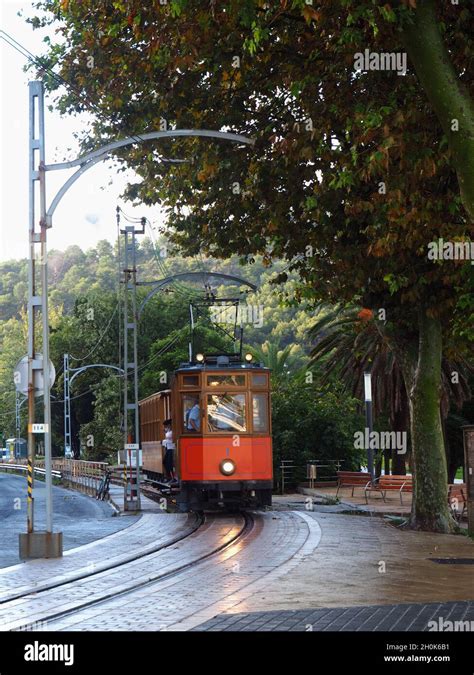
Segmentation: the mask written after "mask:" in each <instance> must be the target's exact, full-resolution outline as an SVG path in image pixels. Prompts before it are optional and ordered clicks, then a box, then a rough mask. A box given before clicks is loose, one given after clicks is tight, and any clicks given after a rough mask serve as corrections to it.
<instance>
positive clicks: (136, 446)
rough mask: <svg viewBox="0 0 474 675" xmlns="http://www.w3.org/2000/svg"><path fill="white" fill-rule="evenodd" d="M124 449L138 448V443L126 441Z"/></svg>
mask: <svg viewBox="0 0 474 675" xmlns="http://www.w3.org/2000/svg"><path fill="white" fill-rule="evenodd" d="M124 448H125V450H138V449H139V448H140V446H139V445H138V443H126V444H125V445H124Z"/></svg>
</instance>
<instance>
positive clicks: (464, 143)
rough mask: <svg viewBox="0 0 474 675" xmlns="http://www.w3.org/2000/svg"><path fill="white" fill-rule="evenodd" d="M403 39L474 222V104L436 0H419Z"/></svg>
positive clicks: (406, 25) (403, 28) (466, 206)
mask: <svg viewBox="0 0 474 675" xmlns="http://www.w3.org/2000/svg"><path fill="white" fill-rule="evenodd" d="M402 37H403V40H404V43H405V47H406V49H407V52H408V54H409V56H410V59H411V62H412V64H413V66H414V68H415V70H416V74H417V75H418V78H419V80H420V82H421V84H422V86H423V89H424V90H425V92H426V95H427V97H428V99H429V100H430V103H431V105H432V107H433V110H434V112H435V114H436V116H437V118H438V120H439V123H440V124H441V126H442V128H443V131H444V133H445V135H446V137H447V139H448V142H449V147H450V149H451V152H452V154H453V160H454V161H453V164H454V168H455V170H456V173H457V176H458V181H459V187H460V192H461V199H462V201H463V204H464V207H465V209H466V211H467V213H468V214H469V216H470V217H471V219H473V218H474V101H473V99H472V97H471V95H470V92H469V90H468V89H467V87H466V86H465V84H464V83H463V82H462V80H461V79H460V77H459V76H458V74H457V73H456V71H455V70H454V66H453V63H452V61H451V57H450V54H449V51H448V49H447V46H446V44H445V43H444V40H443V36H442V32H441V24H440V21H439V20H438V17H437V15H436V1H435V0H418V2H417V3H416V8H415V9H414V11H413V12H411V13H410V21H406V22H405V24H404V25H403V27H402Z"/></svg>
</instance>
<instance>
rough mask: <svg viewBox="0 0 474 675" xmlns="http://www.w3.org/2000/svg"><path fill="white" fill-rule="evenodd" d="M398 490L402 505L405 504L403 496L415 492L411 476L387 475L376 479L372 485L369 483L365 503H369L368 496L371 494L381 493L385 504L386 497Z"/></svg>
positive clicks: (366, 488)
mask: <svg viewBox="0 0 474 675" xmlns="http://www.w3.org/2000/svg"><path fill="white" fill-rule="evenodd" d="M394 490H396V491H397V492H398V493H399V495H400V504H403V499H402V494H403V493H404V492H412V490H413V480H412V477H411V476H396V475H386V476H380V477H379V478H376V479H375V481H374V482H373V483H372V482H371V481H369V482H368V483H367V485H366V486H365V501H366V502H367V504H368V503H369V500H368V495H369V494H370V493H371V492H380V494H381V495H382V499H383V500H384V502H385V501H386V499H385V496H386V494H387V492H391V491H394Z"/></svg>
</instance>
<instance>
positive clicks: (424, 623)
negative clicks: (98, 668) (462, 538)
mask: <svg viewBox="0 0 474 675" xmlns="http://www.w3.org/2000/svg"><path fill="white" fill-rule="evenodd" d="M455 621H456V622H462V623H463V625H462V626H460V624H459V623H458V627H457V631H460V630H462V631H472V630H473V629H474V603H473V602H445V603H430V604H423V603H420V604H410V605H405V604H402V605H371V606H368V607H337V608H335V607H325V608H324V609H295V610H291V609H288V610H284V611H280V612H279V611H275V612H251V613H249V614H221V615H220V616H216V617H214V618H213V619H211V620H210V621H206V622H205V623H202V624H201V625H199V626H197V627H196V628H194V629H193V630H194V631H252V632H253V631H284V632H287V631H298V632H302V631H304V632H307V631H390V632H391V631H434V630H438V631H439V630H440V629H442V630H445V631H448V630H449V632H452V631H453V629H454V626H450V625H449V624H447V623H446V622H455Z"/></svg>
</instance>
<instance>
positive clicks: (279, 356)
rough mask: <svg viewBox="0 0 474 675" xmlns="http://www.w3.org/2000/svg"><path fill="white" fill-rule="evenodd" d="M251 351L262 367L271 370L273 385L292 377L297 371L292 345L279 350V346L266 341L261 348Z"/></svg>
mask: <svg viewBox="0 0 474 675" xmlns="http://www.w3.org/2000/svg"><path fill="white" fill-rule="evenodd" d="M252 351H253V352H254V354H255V356H256V358H257V360H258V361H260V363H261V364H262V365H264V366H266V367H267V368H270V369H271V371H272V381H273V383H274V384H277V383H279V382H281V381H282V380H284V379H286V378H288V377H289V376H290V375H294V374H295V372H296V371H297V369H298V356H297V355H296V353H295V352H296V351H297V346H296V345H294V344H292V345H288V346H287V347H285V348H284V349H279V345H277V344H275V343H274V342H269V341H268V340H267V341H266V342H264V343H263V345H262V346H261V347H254V348H253V349H252Z"/></svg>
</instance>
